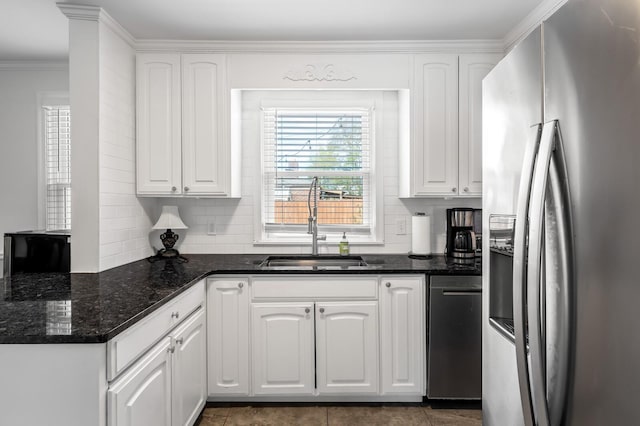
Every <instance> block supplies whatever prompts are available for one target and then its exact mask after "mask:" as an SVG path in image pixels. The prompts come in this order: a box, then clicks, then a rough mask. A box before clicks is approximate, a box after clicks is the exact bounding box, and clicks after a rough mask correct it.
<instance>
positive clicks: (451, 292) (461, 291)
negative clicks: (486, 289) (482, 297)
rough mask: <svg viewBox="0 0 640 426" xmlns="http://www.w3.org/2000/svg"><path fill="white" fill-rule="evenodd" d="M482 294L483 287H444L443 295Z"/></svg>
mask: <svg viewBox="0 0 640 426" xmlns="http://www.w3.org/2000/svg"><path fill="white" fill-rule="evenodd" d="M479 294H482V289H481V288H460V289H458V288H456V289H448V290H445V289H442V295H443V296H476V295H479Z"/></svg>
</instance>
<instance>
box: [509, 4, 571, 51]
mask: <svg viewBox="0 0 640 426" xmlns="http://www.w3.org/2000/svg"><path fill="white" fill-rule="evenodd" d="M566 2H567V0H544V1H543V2H542V3H540V4H539V5H538V6H537V7H536V8H535V9H533V10H532V11H531V13H529V14H528V15H527V16H526V17H525V18H524V19H523V20H522V21H520V23H518V24H517V25H516V26H515V27H513V28H512V29H511V31H509V32H508V33H507V35H506V36H505V37H504V38H503V39H502V44H503V46H504V51H505V53H506V52H508V51H510V50H511V49H513V48H514V47H515V45H516V44H518V43H519V42H520V41H522V40H523V39H524V38H525V37H526V36H528V35H529V33H531V31H533V30H534V29H535V28H536V27H537V26H538V25H540V24H541V23H542V21H544V20H545V19H547V18H548V17H549V16H551V15H552V14H553V13H554V12H555V11H556V10H558V9H559V8H560V7H561V6H562V5H563V4H565V3H566Z"/></svg>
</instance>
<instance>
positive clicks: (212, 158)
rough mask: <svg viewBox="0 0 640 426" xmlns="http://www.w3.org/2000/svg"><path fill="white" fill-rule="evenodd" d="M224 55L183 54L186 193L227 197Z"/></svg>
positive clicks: (227, 159)
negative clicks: (224, 128)
mask: <svg viewBox="0 0 640 426" xmlns="http://www.w3.org/2000/svg"><path fill="white" fill-rule="evenodd" d="M224 69H225V56H224V55H211V54H185V55H182V162H183V167H182V177H183V184H184V185H183V191H184V193H185V194H194V195H199V194H209V195H210V194H225V193H226V192H227V176H228V173H227V171H228V167H229V166H230V165H229V161H230V157H229V153H228V152H227V148H226V147H227V146H228V144H227V143H226V140H225V139H224V136H223V135H224V132H223V126H224V123H225V121H224V119H223V113H224V108H223V106H224V75H225V73H224Z"/></svg>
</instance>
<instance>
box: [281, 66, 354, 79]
mask: <svg viewBox="0 0 640 426" xmlns="http://www.w3.org/2000/svg"><path fill="white" fill-rule="evenodd" d="M283 79H284V80H292V81H349V80H355V79H357V77H356V76H355V75H353V73H352V72H351V71H349V70H347V69H338V68H337V67H336V66H335V65H334V64H307V65H305V66H304V67H302V68H298V69H291V70H289V72H287V73H286V74H285V76H284V77H283Z"/></svg>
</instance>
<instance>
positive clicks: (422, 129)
mask: <svg viewBox="0 0 640 426" xmlns="http://www.w3.org/2000/svg"><path fill="white" fill-rule="evenodd" d="M414 61H415V62H414V88H413V114H412V116H413V137H412V139H413V150H412V151H413V152H411V154H410V157H411V166H412V176H411V177H412V179H411V182H410V184H411V186H412V195H435V194H439V195H451V194H452V193H453V194H456V193H457V180H458V105H457V104H458V56H457V55H443V54H424V55H416V56H415V58H414Z"/></svg>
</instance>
